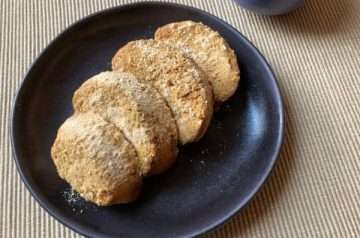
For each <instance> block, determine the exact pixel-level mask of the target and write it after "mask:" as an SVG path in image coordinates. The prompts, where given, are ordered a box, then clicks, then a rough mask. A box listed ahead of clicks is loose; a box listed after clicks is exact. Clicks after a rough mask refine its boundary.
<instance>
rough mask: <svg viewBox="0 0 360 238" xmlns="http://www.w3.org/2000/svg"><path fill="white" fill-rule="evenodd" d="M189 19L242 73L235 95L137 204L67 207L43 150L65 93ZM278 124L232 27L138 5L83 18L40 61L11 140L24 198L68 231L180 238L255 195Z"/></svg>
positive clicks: (65, 110) (204, 16)
mask: <svg viewBox="0 0 360 238" xmlns="http://www.w3.org/2000/svg"><path fill="white" fill-rule="evenodd" d="M189 19H190V20H193V21H200V22H203V23H205V24H207V25H209V26H210V27H212V28H213V29H215V30H217V31H219V32H220V34H221V35H222V36H223V37H224V38H225V39H226V40H227V41H228V43H229V44H230V46H231V47H232V48H233V49H234V50H235V51H236V54H237V56H238V59H239V63H240V68H241V83H240V86H239V89H238V90H237V92H236V94H235V95H234V96H233V97H232V98H231V99H230V100H229V101H228V102H227V103H225V104H224V105H223V106H222V107H221V108H220V110H218V111H217V112H216V113H215V116H214V118H213V120H212V123H211V126H210V128H209V130H208V132H207V133H206V135H205V137H204V138H203V139H202V140H201V141H200V142H198V143H194V144H190V145H188V146H184V147H182V148H180V153H179V157H178V161H177V163H176V164H175V166H173V168H171V169H170V170H169V171H167V172H166V173H164V174H162V175H160V176H156V177H152V178H149V179H146V180H145V182H144V185H143V190H142V194H141V196H140V199H139V200H138V201H136V202H134V203H132V204H128V205H116V206H111V207H96V206H95V205H92V204H90V203H87V202H85V201H83V200H81V199H80V200H76V202H71V201H69V199H66V198H65V197H66V196H65V197H64V194H65V195H66V194H67V192H66V191H68V190H69V185H68V184H67V183H66V182H64V181H63V180H62V179H60V177H59V176H58V174H57V173H56V170H55V167H54V164H53V162H52V160H51V157H50V148H51V145H52V143H53V142H54V139H55V135H56V132H57V129H58V128H59V126H60V125H61V124H62V123H63V122H64V120H65V119H66V118H67V117H69V116H70V115H71V114H72V112H73V109H72V104H71V98H72V95H73V93H74V91H75V90H76V89H77V88H78V87H79V86H80V85H81V84H82V83H83V82H84V81H85V80H86V79H88V78H89V77H91V76H93V75H95V74H97V73H99V72H101V71H104V70H110V68H111V67H110V65H111V64H110V62H111V57H112V56H113V55H114V53H115V52H116V50H117V49H118V48H119V47H121V46H122V45H124V44H125V43H127V42H128V41H131V40H135V39H140V38H149V37H152V36H153V34H154V31H155V30H156V28H157V27H159V26H161V25H164V24H167V23H169V22H174V21H181V20H189ZM283 120H284V119H283V107H282V101H281V96H280V93H279V89H278V86H277V83H276V80H275V77H274V74H273V73H272V71H271V69H270V67H269V65H268V64H267V63H266V61H265V60H264V58H263V57H262V56H261V54H260V53H259V52H258V51H257V49H256V48H255V47H254V46H253V45H252V44H251V43H249V41H248V40H246V39H245V38H244V36H242V35H241V34H240V33H239V32H237V31H236V30H235V29H234V28H233V27H231V26H230V25H228V24H226V23H225V22H223V21H222V20H220V19H218V18H216V17H214V16H212V15H210V14H208V13H206V12H203V11H201V10H199V9H195V8H191V7H187V6H182V5H177V4H169V3H137V4H132V5H125V6H121V7H116V8H112V9H109V10H105V11H102V12H99V13H96V14H94V15H91V16H89V17H86V18H84V19H83V20H81V21H79V22H77V23H75V24H74V25H72V26H70V27H69V28H68V29H67V30H65V31H64V32H63V33H62V34H60V35H59V36H58V37H57V38H56V39H55V40H54V41H53V42H52V43H51V44H50V45H49V46H48V47H47V48H46V49H45V50H44V51H43V52H42V53H41V55H40V56H39V57H38V59H37V60H36V61H35V63H34V64H33V65H32V67H31V69H30V70H29V72H28V73H27V75H26V77H25V79H24V81H23V82H22V85H21V87H20V89H19V91H18V93H17V96H16V100H15V103H14V107H13V114H12V128H11V129H12V133H11V136H12V143H13V149H14V155H15V161H16V164H17V168H18V171H19V173H20V175H21V178H22V179H23V181H24V183H25V184H26V186H27V188H28V189H29V190H30V192H31V193H32V195H33V196H34V197H35V199H36V200H37V201H38V202H39V203H40V204H41V206H42V207H43V208H45V209H46V210H47V211H48V212H49V213H50V214H51V215H52V216H54V217H55V218H56V219H58V220H59V221H60V222H62V223H63V224H65V225H67V226H68V227H70V228H72V229H73V230H75V231H77V232H79V233H81V234H83V235H86V236H90V237H184V236H186V237H188V236H195V235H199V234H201V233H204V232H206V231H208V230H210V229H212V228H214V227H216V226H217V225H219V224H221V223H222V222H224V221H225V220H227V219H228V218H230V217H231V216H232V215H234V214H235V213H236V212H237V211H239V209H240V208H242V207H244V205H245V204H246V203H247V202H248V201H249V200H250V199H251V198H252V197H253V196H254V194H255V193H256V192H257V191H258V190H259V188H260V187H261V185H262V184H263V183H264V181H265V179H266V178H267V177H268V175H269V173H270V171H271V169H272V167H273V166H274V163H275V161H276V159H277V157H278V154H279V150H280V147H281V144H282V138H283V127H284V121H283Z"/></svg>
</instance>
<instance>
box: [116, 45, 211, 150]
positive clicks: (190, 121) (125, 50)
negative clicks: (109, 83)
mask: <svg viewBox="0 0 360 238" xmlns="http://www.w3.org/2000/svg"><path fill="white" fill-rule="evenodd" d="M112 68H113V70H114V71H123V72H130V73H132V74H134V75H135V76H136V77H137V78H138V79H139V80H141V81H144V82H147V83H150V84H151V85H152V86H153V87H154V88H156V89H157V90H158V92H159V93H160V94H161V95H162V96H163V98H164V99H165V100H166V102H167V104H168V105H169V107H170V108H171V110H172V113H173V115H174V117H175V120H176V123H177V127H178V132H179V138H180V141H181V143H182V144H185V143H189V142H193V141H196V140H199V139H200V138H201V136H202V135H203V134H204V133H205V131H206V129H207V127H208V125H209V122H210V119H211V117H212V113H213V95H212V89H211V86H210V84H209V83H208V81H207V79H206V78H205V75H204V73H203V72H202V71H201V69H200V68H199V67H197V65H196V64H195V63H194V62H193V61H192V60H191V59H190V58H188V57H186V56H185V55H184V54H182V53H181V51H179V50H178V49H176V48H173V47H170V46H168V45H166V44H163V43H159V42H156V41H154V40H138V41H133V42H130V43H128V44H127V45H125V46H124V47H122V48H121V49H120V50H119V51H118V52H117V53H116V55H115V56H114V57H113V59H112Z"/></svg>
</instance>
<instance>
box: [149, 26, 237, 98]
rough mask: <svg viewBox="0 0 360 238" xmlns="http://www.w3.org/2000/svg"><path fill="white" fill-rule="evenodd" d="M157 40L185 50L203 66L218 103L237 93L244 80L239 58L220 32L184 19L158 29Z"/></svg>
mask: <svg viewBox="0 0 360 238" xmlns="http://www.w3.org/2000/svg"><path fill="white" fill-rule="evenodd" d="M155 39H156V40H159V41H162V42H164V43H167V44H170V45H173V46H175V47H177V48H179V49H181V50H182V51H183V52H185V54H186V55H188V56H190V57H191V58H192V59H193V60H194V61H195V62H196V63H197V64H198V65H199V67H200V68H201V69H202V70H203V71H204V72H205V73H206V74H207V75H208V79H209V81H210V82H211V84H212V86H213V90H214V97H215V101H216V102H220V103H221V102H224V101H226V100H227V99H229V98H230V97H231V96H232V95H233V94H234V93H235V91H236V89H237V87H238V84H239V80H240V71H239V66H238V63H237V57H236V55H235V53H234V51H233V50H232V49H231V47H230V46H229V45H228V43H227V42H226V41H225V40H224V38H223V37H222V36H221V35H220V34H219V33H218V32H216V31H214V30H212V29H211V28H210V27H208V26H206V25H204V24H202V23H197V22H193V21H181V22H174V23H170V24H167V25H165V26H162V27H160V28H158V29H157V30H156V32H155Z"/></svg>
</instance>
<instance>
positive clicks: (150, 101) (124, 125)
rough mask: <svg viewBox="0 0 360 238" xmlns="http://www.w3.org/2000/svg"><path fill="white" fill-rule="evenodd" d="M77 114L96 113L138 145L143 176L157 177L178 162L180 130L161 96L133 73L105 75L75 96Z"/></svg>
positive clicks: (99, 75) (85, 86)
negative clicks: (178, 130) (178, 133)
mask: <svg viewBox="0 0 360 238" xmlns="http://www.w3.org/2000/svg"><path fill="white" fill-rule="evenodd" d="M73 105H74V108H75V111H76V112H79V113H83V112H93V113H97V114H99V115H100V116H102V117H103V118H104V119H105V120H106V121H109V122H111V123H113V124H114V125H115V126H116V127H117V128H119V129H120V130H121V131H122V132H123V133H124V135H125V137H126V138H127V139H128V140H129V141H130V142H131V143H132V144H133V145H134V147H135V149H136V151H137V154H138V157H139V159H140V161H141V168H142V174H144V175H147V174H148V173H150V174H157V173H160V172H163V171H164V170H166V169H167V168H169V167H170V166H171V165H172V164H173V162H174V161H175V158H176V152H177V139H178V138H177V128H176V123H175V120H174V119H173V117H172V114H171V111H170V109H169V108H168V106H167V105H166V102H165V101H164V100H163V99H162V97H161V95H160V94H159V93H158V92H157V91H156V90H155V89H153V88H152V87H151V86H150V85H148V84H146V83H142V82H140V81H138V80H137V79H136V78H135V77H134V76H133V75H131V74H129V73H120V72H103V73H100V74H98V75H95V76H94V77H92V78H90V79H89V80H87V81H86V82H85V83H83V85H81V87H80V88H79V89H78V90H77V91H76V92H75V94H74V97H73Z"/></svg>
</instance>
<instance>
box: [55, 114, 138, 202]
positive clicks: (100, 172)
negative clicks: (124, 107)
mask: <svg viewBox="0 0 360 238" xmlns="http://www.w3.org/2000/svg"><path fill="white" fill-rule="evenodd" d="M51 155H52V159H53V161H54V164H55V166H56V169H57V171H58V174H59V175H60V177H61V178H63V179H64V180H66V181H67V182H68V183H69V184H70V185H71V186H72V188H73V189H74V190H76V191H77V192H79V193H80V195H81V196H82V197H84V198H85V199H86V200H88V201H91V202H94V203H96V204H97V205H100V206H107V205H112V204H118V203H128V202H131V201H133V200H135V199H136V198H137V196H138V194H139V190H140V187H141V182H142V176H141V174H140V169H139V160H138V158H137V156H136V152H135V149H134V147H133V146H132V145H131V143H129V142H128V141H127V140H126V139H125V137H124V136H123V134H122V133H121V132H120V131H119V130H118V129H117V128H116V127H115V126H113V125H112V124H110V123H108V122H106V121H105V120H103V119H102V118H101V117H100V116H98V115H96V114H93V113H81V114H74V115H73V116H71V117H70V118H68V119H67V120H66V121H65V122H64V123H63V124H62V125H61V127H60V128H59V130H58V132H57V136H56V139H55V142H54V144H53V146H52V148H51Z"/></svg>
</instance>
